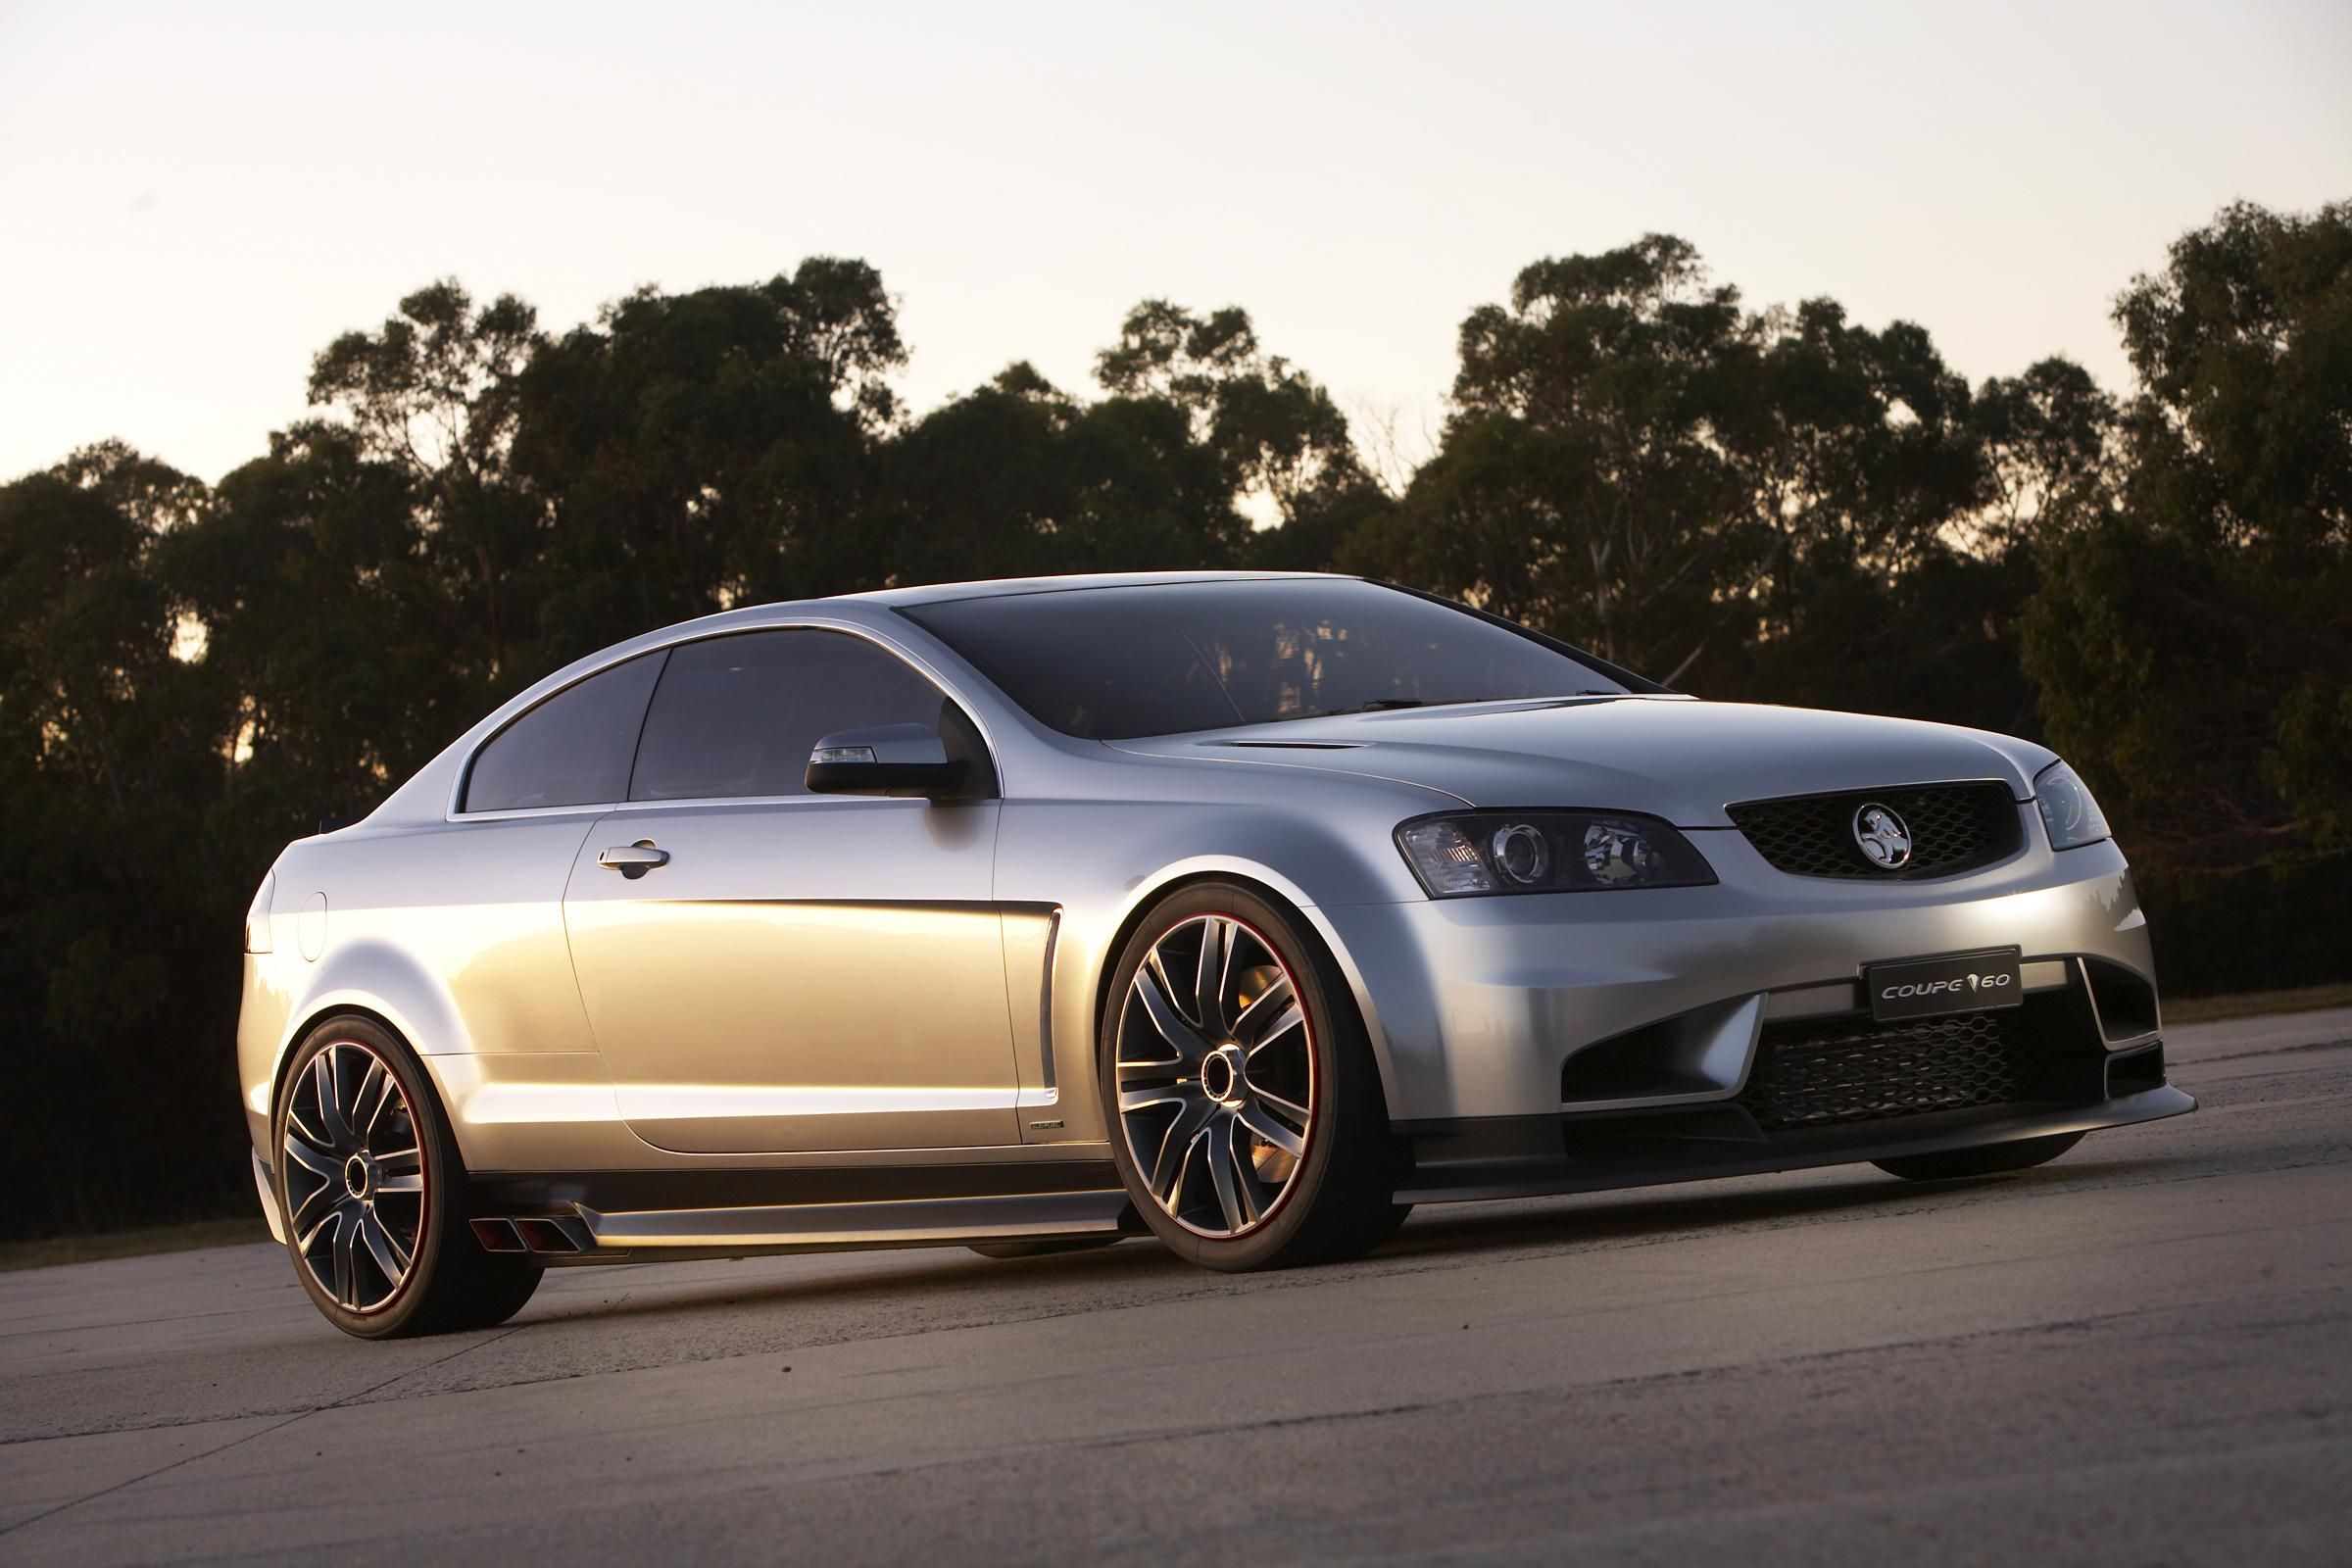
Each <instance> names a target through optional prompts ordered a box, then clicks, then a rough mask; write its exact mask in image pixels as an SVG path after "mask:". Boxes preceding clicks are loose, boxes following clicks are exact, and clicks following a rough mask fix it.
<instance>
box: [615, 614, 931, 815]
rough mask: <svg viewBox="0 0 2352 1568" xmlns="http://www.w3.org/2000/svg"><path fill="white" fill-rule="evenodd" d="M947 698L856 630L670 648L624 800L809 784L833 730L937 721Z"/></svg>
mask: <svg viewBox="0 0 2352 1568" xmlns="http://www.w3.org/2000/svg"><path fill="white" fill-rule="evenodd" d="M948 706H949V705H948V703H947V699H946V698H945V697H943V696H942V695H941V693H940V690H939V688H938V687H936V686H934V685H932V684H931V683H930V682H929V681H927V680H925V679H924V678H923V677H922V676H920V675H918V674H916V673H915V672H914V670H913V669H912V668H911V667H910V666H908V665H907V663H906V662H903V661H902V660H900V659H898V658H897V657H896V656H894V655H892V654H890V653H888V652H886V651H885V650H883V649H880V648H877V647H875V646H874V645H873V644H872V643H869V642H867V641H865V639H863V638H861V637H852V636H850V635H848V634H846V633H843V632H831V631H812V630H811V631H800V630H793V631H760V632H744V633H740V634H738V635H736V636H733V637H711V638H708V639H706V640H705V641H702V642H698V643H688V644H686V645H685V646H683V647H680V648H676V649H673V650H671V652H670V656H669V667H668V668H667V669H666V670H664V671H663V672H662V684H661V687H660V689H659V690H657V691H656V692H655V693H654V704H653V711H651V712H649V713H648V714H647V715H646V720H645V740H644V743H643V744H642V745H641V746H639V748H638V751H637V772H636V776H635V778H634V779H633V780H632V781H631V784H630V789H629V799H631V800H633V801H676V800H698V799H707V798H711V797H726V796H737V795H801V794H805V793H806V792H807V783H806V779H807V775H808V771H809V752H810V751H811V750H813V749H814V748H815V746H816V743H817V741H818V740H819V739H821V738H822V737H824V736H827V735H830V734H833V733H834V732H836V731H838V730H845V729H862V728H865V727H866V726H868V725H873V724H932V725H937V724H939V723H940V722H941V716H942V712H943V710H945V709H946V708H947V707H948Z"/></svg>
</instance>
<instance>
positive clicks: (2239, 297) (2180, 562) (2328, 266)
mask: <svg viewBox="0 0 2352 1568" xmlns="http://www.w3.org/2000/svg"><path fill="white" fill-rule="evenodd" d="M2115 314H2116V320H2117V323H2118V324H2119V325H2120V326H2121V327H2122V329H2123V334H2124V344H2125V348H2126V350H2127V351H2128V352H2129V354H2130V355H2131V366H2132V368H2133V370H2134V371H2135V372H2136V374H2137V377H2138V380H2139V390H2138V392H2137V394H2136V395H2135V396H2134V397H2133V398H2132V400H2131V405H2130V408H2129V411H2128V414H2127V417H2126V420H2125V427H2124V449H2125V462H2126V465H2127V467H2128V474H2129V477H2128V479H2127V481H2126V483H2125V485H2124V488H2123V495H2122V502H2121V506H2120V509H2119V510H2118V511H2117V512H2116V513H2115V514H2114V515H2111V516H2103V517H2099V518H2096V519H2094V520H2093V521H2092V522H2091V523H2089V524H2088V525H2086V526H2082V527H2080V528H2078V529H2076V530H2074V531H2072V532H2070V533H2068V534H2066V535H2064V536H2062V537H2060V538H2058V539H2056V540H2053V541H2051V543H2050V546H2049V549H2048V556H2047V560H2046V562H2045V565H2044V570H2045V577H2046V582H2045V586H2044V587H2043V589H2042V591H2041V592H2040V593H2039V594H2037V595H2036V596H2035V598H2034V601H2033V603H2032V604H2031V605H2030V606H2029V608H2028V611H2027V615H2026V640H2025V659H2026V667H2027V669H2028V671H2029V672H2030V673H2031V674H2032V675H2033V676H2034V679H2035V680H2036V681H2038V682H2039V684H2040V686H2041V689H2042V708H2043V712H2044V714H2045V716H2046V718H2047V720H2048V724H2049V730H2050V735H2051V738H2052V741H2053V743H2054V744H2056V745H2057V746H2059V747H2060V748H2061V749H2063V750H2064V751H2066V752H2067V753H2068V754H2069V755H2070V756H2071V757H2072V758H2073V759H2075V760H2076V761H2077V762H2078V764H2079V765H2081V766H2082V767H2083V769H2084V770H2085V771H2086V772H2087V773H2088V774H2089V775H2090V776H2091V778H2092V780H2093V782H2094V784H2095V785H2096V786H2097V788H2098V789H2099V790H2100V791H2101V792H2102V799H2103V800H2105V801H2107V802H2108V803H2110V804H2111V806H2112V809H2113V810H2114V812H2115V814H2116V815H2117V816H2118V817H2119V818H2120V819H2121V820H2122V821H2123V822H2124V823H2125V824H2126V825H2127V826H2128V828H2129V830H2130V832H2131V836H2132V838H2133V840H2134V842H2135V843H2136V844H2137V845H2138V846H2139V847H2140V849H2141V851H2142V853H2143V854H2144V853H2149V852H2153V853H2154V855H2155V856H2157V857H2158V858H2162V859H2163V860H2164V861H2167V862H2169V863H2172V864H2175V865H2205V866H2214V865H2229V864H2236V863H2243V862H2244V861H2245V860H2246V859H2247V858H2249V857H2265V858H2278V859H2293V858H2300V857H2305V856H2309V855H2312V854H2322V853H2330V852H2340V851H2342V850H2343V849H2345V848H2347V847H2352V808H2348V807H2347V806H2346V802H2347V800H2348V799H2352V204H2339V205H2336V206H2332V207H2327V208H2323V209H2322V210H2320V211H2319V212H2317V213H2315V214H2313V215H2311V216H2309V217H2293V216H2285V215H2279V214H2275V213H2270V212H2266V211H2264V210H2262V209H2260V208H2256V207H2251V206H2245V205H2239V206H2234V207H2230V208H2227V209H2225V210H2224V211H2223V212H2222V213H2221V214H2220V215H2219V216H2218V217H2217V218H2216V219H2215V221H2213V222H2212V223H2210V224H2208V225H2207V226H2205V227H2204V228H2201V229H2197V230H2195V231H2193V232H2191V233H2189V234H2187V235H2184V236H2183V237H2182V238H2181V239H2180V240H2179V241H2178V242H2177V243H2175V245H2174V246H2173V248H2172V254H2171V259H2170V264H2169V265H2168V267H2167V268H2166V270H2164V271H2163V272H2161V273H2157V274H2153V275H2143V276H2141V277H2139V278H2137V279H2135V280H2134V281H2133V283H2132V285H2131V288H2130V289H2128V290H2127V291H2126V292H2125V293H2124V295H2123V297H2122V298H2121V300H2120V301H2119V302H2118V304H2117V307H2116V313H2115Z"/></svg>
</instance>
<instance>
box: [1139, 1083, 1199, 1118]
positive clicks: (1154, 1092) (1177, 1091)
mask: <svg viewBox="0 0 2352 1568" xmlns="http://www.w3.org/2000/svg"><path fill="white" fill-rule="evenodd" d="M1198 1099H1199V1096H1198V1095H1197V1094H1195V1093H1194V1092H1193V1091H1192V1089H1191V1088H1190V1086H1188V1085H1185V1084H1157V1085H1154V1086H1152V1087H1151V1088H1148V1089H1122V1090H1120V1091H1119V1114H1120V1115H1122V1116H1126V1115H1131V1114H1133V1113H1134V1112H1136V1111H1139V1110H1149V1109H1150V1108H1151V1107H1152V1106H1153V1105H1189V1104H1192V1103H1195V1102H1196V1101H1197V1100H1198Z"/></svg>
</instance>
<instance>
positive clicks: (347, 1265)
mask: <svg viewBox="0 0 2352 1568" xmlns="http://www.w3.org/2000/svg"><path fill="white" fill-rule="evenodd" d="M359 1233H360V1225H359V1216H358V1215H356V1214H352V1213H348V1212H346V1211H344V1210H342V1209H337V1210H336V1211H335V1239H334V1242H333V1244H332V1245H333V1248H334V1254H335V1299H336V1300H338V1301H340V1302H342V1303H343V1304H344V1305H345V1306H347V1307H352V1308H355V1309H356V1308H357V1307H358V1306H359V1304H360V1279H359V1275H360V1269H359V1262H360V1259H359V1250H358V1249H359Z"/></svg>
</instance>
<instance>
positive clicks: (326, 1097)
mask: <svg viewBox="0 0 2352 1568" xmlns="http://www.w3.org/2000/svg"><path fill="white" fill-rule="evenodd" d="M334 1060H335V1048H334V1047H332V1046H329V1047H327V1048H326V1049H325V1050H324V1051H321V1052H320V1053H319V1054H318V1055H317V1056H315V1057H313V1058H312V1061H311V1086H312V1088H313V1089H315V1090H316V1091H317V1092H318V1095H319V1121H321V1122H322V1123H324V1124H325V1126H326V1136H327V1140H328V1142H329V1143H330V1144H331V1145H332V1146H334V1147H336V1148H340V1147H342V1146H343V1145H345V1144H348V1143H350V1142H351V1121H350V1119H349V1118H348V1117H346V1116H345V1115H344V1114H343V1100H342V1095H341V1090H340V1086H339V1085H338V1084H337V1083H336V1082H335V1068H334Z"/></svg>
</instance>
